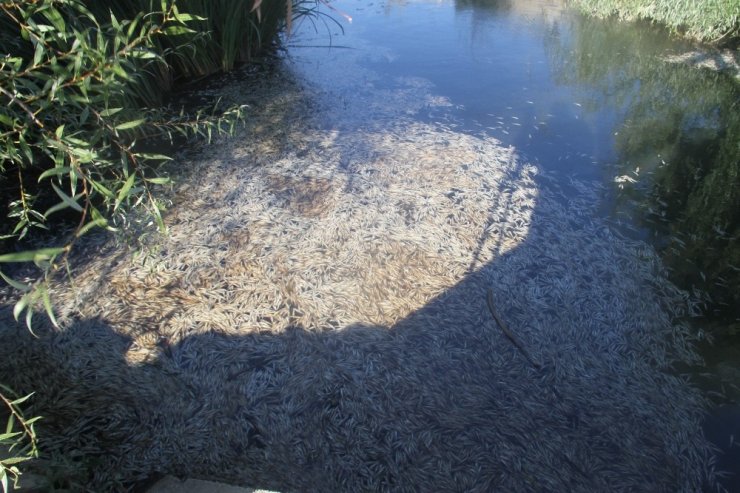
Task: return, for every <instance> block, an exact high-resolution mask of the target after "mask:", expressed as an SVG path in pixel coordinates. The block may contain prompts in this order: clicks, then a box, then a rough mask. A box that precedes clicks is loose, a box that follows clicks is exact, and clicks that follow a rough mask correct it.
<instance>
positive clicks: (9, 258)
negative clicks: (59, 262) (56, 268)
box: [0, 247, 66, 262]
mask: <svg viewBox="0 0 740 493" xmlns="http://www.w3.org/2000/svg"><path fill="white" fill-rule="evenodd" d="M65 250H66V248H63V247H56V248H40V249H38V250H27V251H25V252H16V253H6V254H4V255H0V262H32V261H35V260H37V259H50V258H51V257H53V256H55V255H59V254H60V253H63V252H64V251H65Z"/></svg>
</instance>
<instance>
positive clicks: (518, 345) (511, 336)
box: [486, 288, 542, 368]
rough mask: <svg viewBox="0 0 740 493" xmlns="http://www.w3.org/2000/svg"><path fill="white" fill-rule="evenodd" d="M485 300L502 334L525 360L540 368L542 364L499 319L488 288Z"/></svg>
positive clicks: (491, 293) (491, 292)
mask: <svg viewBox="0 0 740 493" xmlns="http://www.w3.org/2000/svg"><path fill="white" fill-rule="evenodd" d="M486 302H487V303H488V311H490V312H491V315H493V319H494V320H495V321H496V323H497V324H498V326H499V327H501V330H502V331H503V332H504V335H505V336H506V337H507V339H509V340H510V341H511V343H512V344H513V345H515V346H516V348H517V349H518V350H519V351H520V352H521V353H522V354H523V355H524V357H525V358H527V361H529V362H530V363H531V364H532V366H534V367H535V368H542V365H541V364H539V363H538V362H536V361H535V360H533V359H532V357H531V356H530V355H529V352H528V351H527V350H526V349H525V348H524V346H523V345H522V343H521V342H519V340H518V339H517V338H516V337H515V336H514V334H513V333H512V332H511V331H510V330H509V328H508V327H506V325H505V324H504V322H503V320H501V319H500V318H499V316H498V315H497V314H496V310H495V308H494V307H493V291H492V290H491V289H490V288H489V289H488V294H487V296H486Z"/></svg>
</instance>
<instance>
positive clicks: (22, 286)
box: [0, 271, 31, 293]
mask: <svg viewBox="0 0 740 493" xmlns="http://www.w3.org/2000/svg"><path fill="white" fill-rule="evenodd" d="M0 277H2V278H3V281H5V282H7V283H8V284H9V285H10V286H13V287H14V288H15V289H17V290H18V291H23V292H24V293H27V292H28V291H30V290H31V285H30V284H24V283H22V282H18V281H16V280H15V279H13V278H10V277H8V276H6V275H5V274H3V272H2V271H0Z"/></svg>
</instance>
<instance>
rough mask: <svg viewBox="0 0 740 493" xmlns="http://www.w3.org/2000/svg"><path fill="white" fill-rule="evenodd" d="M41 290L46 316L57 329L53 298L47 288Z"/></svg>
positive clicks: (24, 398)
mask: <svg viewBox="0 0 740 493" xmlns="http://www.w3.org/2000/svg"><path fill="white" fill-rule="evenodd" d="M39 289H40V290H41V299H42V300H43V302H44V309H46V315H47V316H48V317H49V320H51V323H52V324H53V325H54V327H56V328H57V329H58V328H59V323H57V318H56V316H54V308H53V307H52V306H51V296H49V290H48V289H46V288H45V287H41V288H39ZM29 397H31V396H30V395H27V396H26V397H23V400H26V399H28V398H29Z"/></svg>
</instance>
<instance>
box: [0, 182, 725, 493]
mask: <svg viewBox="0 0 740 493" xmlns="http://www.w3.org/2000/svg"><path fill="white" fill-rule="evenodd" d="M574 207H575V208H576V209H578V208H579V207H580V205H579V204H575V205H574V204H573V203H572V202H569V201H568V200H564V198H563V197H561V196H557V193H555V192H552V191H550V192H548V191H546V190H545V189H544V188H543V189H542V190H540V195H539V196H538V202H537V206H536V207H535V210H534V212H533V214H532V217H531V224H530V226H529V234H528V236H527V238H526V239H525V241H524V242H522V243H521V244H519V245H518V246H517V247H516V248H514V249H512V250H510V251H508V252H506V253H504V254H502V255H500V256H499V257H497V258H495V260H493V261H491V262H488V263H486V264H484V265H483V266H481V267H479V268H478V269H476V270H471V272H469V273H468V274H467V275H466V276H465V277H464V278H463V279H462V280H461V281H460V282H458V283H457V284H455V285H454V286H453V287H451V288H450V289H448V290H446V291H445V292H443V293H442V294H440V295H438V296H436V297H435V298H433V299H431V300H430V301H429V302H428V303H426V304H425V305H424V306H423V307H421V308H420V309H418V310H416V311H414V312H413V313H411V314H409V315H408V316H407V317H405V318H404V319H402V320H400V321H399V322H397V323H396V324H394V325H393V326H391V327H383V326H376V325H363V324H355V325H352V326H349V327H346V328H343V329H341V330H327V331H316V330H306V329H304V328H302V327H299V326H293V327H291V328H289V329H288V330H285V331H282V332H249V333H245V334H243V335H242V334H234V333H230V334H223V333H217V332H208V333H203V334H197V335H189V336H186V337H184V338H183V339H182V340H179V341H177V342H175V343H172V342H171V341H168V340H166V339H162V338H158V337H156V336H154V335H150V336H147V334H146V331H144V335H143V336H141V337H135V338H132V337H130V336H128V335H123V334H121V333H120V332H118V331H117V330H116V329H114V328H113V327H112V326H110V325H109V324H108V323H107V322H106V320H104V319H101V318H94V317H93V318H88V319H85V320H75V321H72V322H71V323H70V324H69V326H68V327H67V328H66V329H65V330H63V331H58V332H56V331H53V330H49V329H48V328H46V329H44V328H43V327H40V328H39V334H40V338H39V339H34V338H33V337H31V336H30V335H29V334H28V333H27V331H25V329H23V328H21V327H19V326H17V325H15V322H13V321H12V315H11V308H10V307H9V306H6V307H3V308H2V309H1V311H0V324H3V325H4V327H5V328H4V329H3V331H2V333H1V334H0V338H1V339H2V343H3V346H4V347H5V348H6V353H7V355H8V357H7V358H5V359H3V362H2V363H0V376H1V377H2V381H3V382H7V383H8V384H10V385H11V386H13V387H15V388H16V389H17V390H19V391H30V390H36V391H37V396H36V398H35V400H34V402H35V404H34V407H32V408H31V409H30V410H29V411H30V412H31V413H33V414H41V415H44V416H45V418H44V420H43V421H42V422H40V425H39V428H40V430H41V434H42V438H43V437H46V438H44V440H45V443H42V455H43V454H44V450H46V451H47V452H48V451H55V452H57V453H59V454H61V455H63V456H65V457H66V458H67V460H68V461H70V462H72V463H74V462H75V461H76V460H77V459H80V460H81V462H80V464H79V465H78V466H74V464H73V465H72V466H68V468H67V469H66V471H67V472H66V473H65V474H67V478H66V481H67V485H71V486H70V488H71V489H75V488H74V487H73V486H77V487H87V488H91V489H93V490H96V489H97V490H101V489H111V488H119V489H124V488H125V487H130V486H132V485H134V484H136V483H137V481H142V480H145V479H146V478H148V477H151V476H152V475H153V474H155V473H172V474H176V475H181V476H189V477H198V478H204V479H215V480H221V481H227V482H232V483H235V484H247V485H255V486H256V485H258V486H260V487H267V488H271V489H276V490H280V491H285V492H287V491H533V492H545V491H552V492H556V491H652V492H657V491H666V492H667V491H671V492H672V491H696V490H699V489H701V488H702V485H703V484H706V483H707V482H708V481H711V474H710V473H709V472H708V467H709V465H708V462H709V456H710V453H709V450H708V449H707V445H706V443H705V441H704V439H703V436H702V432H701V426H700V425H701V418H702V414H701V413H702V404H701V398H700V397H699V396H698V394H697V393H696V392H695V391H693V390H692V389H691V388H689V387H688V386H687V385H686V383H685V382H684V380H682V379H681V378H679V377H677V376H674V375H673V374H672V373H671V371H670V368H671V363H672V362H673V361H674V360H675V359H676V358H678V359H680V358H682V357H684V356H685V355H684V354H683V353H682V351H684V352H685V351H686V347H685V341H684V340H683V339H682V338H683V337H684V336H685V334H683V333H682V332H681V331H680V330H678V329H677V328H676V327H674V326H673V324H672V321H671V318H670V317H669V316H668V315H666V311H665V309H664V307H663V306H662V304H661V303H662V301H661V297H660V296H661V295H660V293H657V294H656V292H655V291H656V290H655V289H654V284H658V283H659V281H660V279H659V278H658V279H657V280H656V278H655V277H650V276H655V274H654V271H655V265H654V264H653V263H652V260H651V259H650V258H646V257H645V255H647V254H645V253H644V252H643V254H642V255H643V258H640V252H641V250H640V248H641V247H640V245H639V244H636V243H625V242H624V241H622V240H621V239H619V238H617V237H615V236H613V234H612V233H611V232H610V231H609V230H608V229H607V228H605V227H604V226H603V224H600V223H599V222H598V221H596V220H591V219H588V217H589V212H588V210H585V211H582V214H583V217H580V218H578V217H575V216H573V215H572V214H569V213H572V212H573V210H572V209H571V208H574ZM579 210H581V209H579ZM491 227H493V225H489V228H491ZM498 234H501V235H503V234H505V231H500V232H499V233H498ZM482 241H483V240H482ZM625 252H626V253H625ZM648 257H649V255H648ZM650 279H652V282H648V281H649V280H650ZM489 291H490V294H491V298H492V307H489V306H488V304H487V301H486V298H487V296H488V293H489ZM491 308H493V310H495V311H496V312H497V315H498V316H499V317H500V318H501V319H502V321H503V322H504V324H506V326H507V328H508V329H509V330H510V331H511V332H512V333H513V335H514V337H515V338H517V339H518V341H519V342H520V344H521V345H522V347H523V348H524V350H525V351H526V352H527V353H528V354H529V355H530V356H531V359H532V361H533V362H534V363H535V364H533V363H532V362H530V361H529V360H528V359H527V358H526V357H525V356H524V354H523V352H522V351H521V350H519V349H518V348H517V347H516V346H515V345H514V344H513V343H512V342H511V341H510V339H509V338H507V336H506V334H505V333H504V331H503V330H502V329H501V327H500V326H499V325H498V324H497V323H496V321H495V320H494V316H493V315H492V310H491ZM237 329H238V328H237ZM687 354H688V353H687ZM689 356H690V354H689ZM43 458H44V457H42V459H43ZM83 459H84V460H83ZM39 464H40V467H41V468H43V467H45V466H48V467H51V466H50V465H49V463H45V462H43V461H42V462H40V463H39ZM91 464H92V465H91ZM74 467H77V474H78V476H70V473H69V471H71V470H74ZM70 477H71V478H72V479H70ZM111 485H114V486H111Z"/></svg>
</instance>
